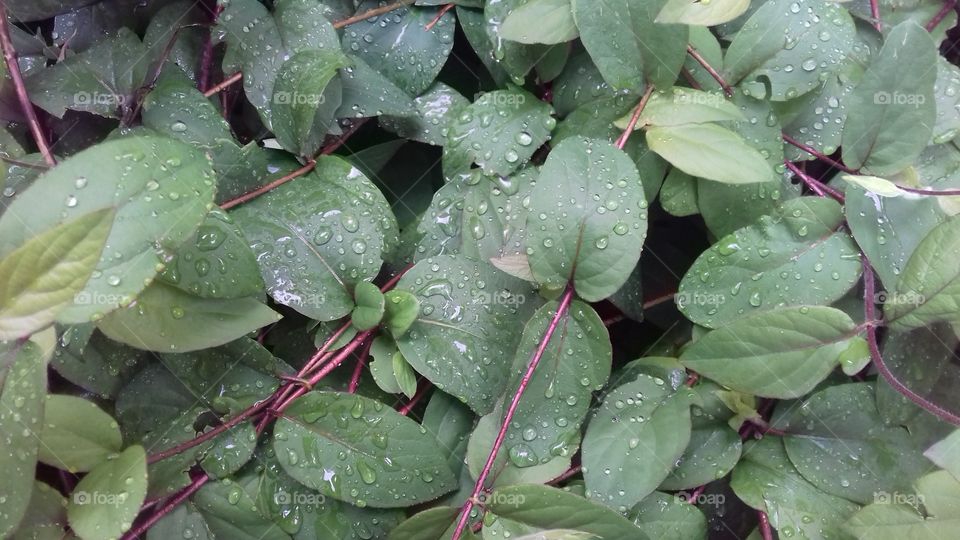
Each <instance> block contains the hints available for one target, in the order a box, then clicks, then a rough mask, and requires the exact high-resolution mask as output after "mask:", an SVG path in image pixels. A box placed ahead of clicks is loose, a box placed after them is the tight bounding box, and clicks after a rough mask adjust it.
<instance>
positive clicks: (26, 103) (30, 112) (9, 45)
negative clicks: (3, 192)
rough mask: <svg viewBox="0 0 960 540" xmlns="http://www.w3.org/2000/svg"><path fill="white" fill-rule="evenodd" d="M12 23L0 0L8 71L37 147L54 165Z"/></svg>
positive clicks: (0, 30) (1, 42) (0, 36)
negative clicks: (12, 35)
mask: <svg viewBox="0 0 960 540" xmlns="http://www.w3.org/2000/svg"><path fill="white" fill-rule="evenodd" d="M9 24H11V23H10V22H9V21H8V20H7V3H6V2H5V1H3V0H0V46H2V47H3V58H4V60H6V62H7V71H8V72H9V73H10V79H11V80H12V81H13V87H14V89H15V90H16V92H17V99H18V100H19V101H20V108H21V109H23V114H24V115H26V117H27V124H29V125H30V132H31V133H33V140H34V141H35V142H36V143H37V148H38V149H40V153H41V154H43V159H44V161H46V162H47V165H49V166H51V167H54V166H56V165H57V160H56V159H54V158H53V152H51V151H50V145H49V144H47V138H46V137H45V136H44V135H43V128H41V127H40V120H39V119H38V118H37V111H36V110H35V109H34V108H33V104H32V103H30V96H29V95H27V86H26V85H25V84H24V82H23V74H21V73H20V64H19V63H17V51H16V49H14V48H13V40H12V39H10V28H9V27H8V26H7V25H9Z"/></svg>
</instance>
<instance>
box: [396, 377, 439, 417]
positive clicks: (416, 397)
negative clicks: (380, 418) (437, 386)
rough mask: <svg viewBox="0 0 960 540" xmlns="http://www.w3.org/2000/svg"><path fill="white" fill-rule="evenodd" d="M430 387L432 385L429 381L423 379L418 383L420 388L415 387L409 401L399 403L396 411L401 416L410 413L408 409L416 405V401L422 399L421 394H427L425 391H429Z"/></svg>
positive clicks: (410, 409) (418, 401)
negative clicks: (415, 391) (415, 390)
mask: <svg viewBox="0 0 960 540" xmlns="http://www.w3.org/2000/svg"><path fill="white" fill-rule="evenodd" d="M431 388H433V385H432V384H431V383H430V381H426V380H425V381H423V382H422V383H421V384H420V388H418V389H417V393H416V394H414V395H413V397H412V398H410V401H408V402H406V403H404V404H403V405H401V406H400V408H399V409H397V412H398V413H400V414H401V415H403V416H406V415H408V414H410V411H412V410H413V408H414V407H416V406H417V403H420V400H422V399H423V396H425V395H427V392H429V391H430V389H431Z"/></svg>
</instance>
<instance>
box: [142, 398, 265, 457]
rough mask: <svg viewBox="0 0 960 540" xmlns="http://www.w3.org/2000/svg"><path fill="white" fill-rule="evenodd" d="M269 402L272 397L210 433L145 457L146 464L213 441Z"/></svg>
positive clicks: (207, 432)
mask: <svg viewBox="0 0 960 540" xmlns="http://www.w3.org/2000/svg"><path fill="white" fill-rule="evenodd" d="M271 402H272V396H271V397H270V398H267V399H264V400H263V401H261V402H259V403H257V404H255V405H254V406H252V407H249V408H247V409H246V410H244V411H242V412H241V413H240V414H238V415H237V416H235V417H233V418H231V419H230V420H227V421H226V422H224V423H222V424H220V425H219V426H217V427H215V428H213V429H211V430H210V431H206V432H204V433H201V434H200V435H198V436H196V437H194V438H192V439H190V440H189V441H185V442H183V443H180V444H178V445H176V446H174V447H172V448H168V449H166V450H164V451H162V452H157V453H156V454H151V455H150V456H148V457H147V463H156V462H158V461H160V460H164V459H167V458H168V457H171V456H175V455H177V454H180V453H182V452H185V451H187V450H189V449H191V448H193V447H194V446H197V445H198V444H203V443H205V442H207V441H209V440H211V439H213V438H214V437H216V436H218V435H220V434H221V433H223V432H225V431H227V430H228V429H230V428H232V427H233V426H236V425H237V424H240V423H241V422H243V421H244V420H246V419H248V418H250V417H251V416H253V415H255V414H257V413H258V412H260V411H262V410H263V409H265V408H266V407H267V406H268V405H270V403H271Z"/></svg>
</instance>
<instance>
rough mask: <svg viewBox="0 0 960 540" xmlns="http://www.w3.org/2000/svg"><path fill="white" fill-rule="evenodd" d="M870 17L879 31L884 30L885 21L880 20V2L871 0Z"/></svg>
mask: <svg viewBox="0 0 960 540" xmlns="http://www.w3.org/2000/svg"><path fill="white" fill-rule="evenodd" d="M870 18H872V19H873V27H874V28H876V29H877V32H883V23H882V22H881V21H880V2H878V1H877V0H870Z"/></svg>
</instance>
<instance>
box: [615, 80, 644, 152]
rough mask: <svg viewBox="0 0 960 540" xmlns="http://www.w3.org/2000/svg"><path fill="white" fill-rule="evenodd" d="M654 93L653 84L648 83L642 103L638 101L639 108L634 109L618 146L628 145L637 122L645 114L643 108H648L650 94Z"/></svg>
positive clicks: (618, 140) (620, 147)
mask: <svg viewBox="0 0 960 540" xmlns="http://www.w3.org/2000/svg"><path fill="white" fill-rule="evenodd" d="M652 95H653V85H652V84H648V85H647V90H646V91H645V92H644V93H643V97H641V98H640V103H637V108H636V109H634V111H633V116H631V117H630V122H628V123H627V129H625V130H623V134H622V135H620V138H619V139H617V148H619V149H621V150H623V147H624V146H626V145H627V141H628V140H630V134H632V133H633V130H634V129H635V128H636V127H637V122H639V121H640V115H641V114H643V109H645V108H646V106H647V102H648V101H650V96H652Z"/></svg>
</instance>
